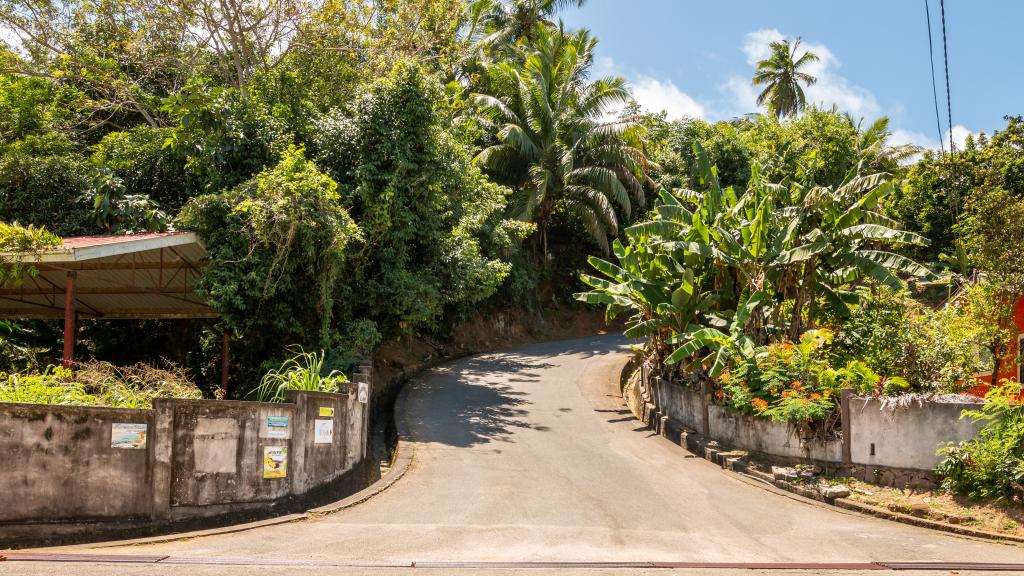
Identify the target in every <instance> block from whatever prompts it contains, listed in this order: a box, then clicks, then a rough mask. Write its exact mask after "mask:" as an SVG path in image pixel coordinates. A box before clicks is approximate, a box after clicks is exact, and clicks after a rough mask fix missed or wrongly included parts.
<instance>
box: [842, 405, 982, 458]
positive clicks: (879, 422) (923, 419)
mask: <svg viewBox="0 0 1024 576" xmlns="http://www.w3.org/2000/svg"><path fill="white" fill-rule="evenodd" d="M979 407H980V406H979V404H960V403H942V402H927V403H924V404H917V403H913V404H911V405H910V406H908V407H906V408H896V409H882V404H881V402H880V401H879V400H877V399H874V398H852V399H851V400H850V416H851V420H852V423H851V424H852V425H851V430H850V453H851V455H852V457H853V462H854V463H855V464H865V465H876V466H893V467H899V468H913V469H918V470H930V469H932V468H935V467H936V466H938V464H939V462H941V461H942V456H939V455H938V454H937V449H938V448H939V447H940V446H945V445H946V444H947V443H949V442H961V441H964V440H969V439H971V438H974V437H975V436H976V435H977V434H978V430H979V428H980V425H979V424H977V423H975V422H973V421H972V420H970V419H961V418H960V413H961V412H962V411H963V410H965V409H978V408H979ZM872 452H874V453H873V454H872Z"/></svg>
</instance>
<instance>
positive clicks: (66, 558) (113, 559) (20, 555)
mask: <svg viewBox="0 0 1024 576" xmlns="http://www.w3.org/2000/svg"><path fill="white" fill-rule="evenodd" d="M3 561H7V562H63V563H77V564H166V565H182V566H189V565H193V566H197V565H216V566H294V567H319V568H426V569H431V568H433V569H447V570H456V569H466V570H487V569H506V570H508V569H513V570H514V569H542V570H553V569H558V568H570V569H585V568H595V569H601V568H603V569H608V568H618V569H651V568H665V569H702V570H737V569H740V570H743V569H749V570H834V571H845V570H851V571H852V570H858V571H859V570H884V571H905V570H917V571H935V572H949V571H954V570H974V571H979V572H1024V564H1001V563H993V562H413V561H408V562H404V561H395V562H360V561H350V560H338V561H332V560H284V559H280V560H279V559H272V558H271V559H265V558H203V557H190V556H158V555H129V554H51V553H35V552H5V553H3V554H0V562H3Z"/></svg>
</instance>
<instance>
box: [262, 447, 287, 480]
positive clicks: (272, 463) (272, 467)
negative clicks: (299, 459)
mask: <svg viewBox="0 0 1024 576" xmlns="http://www.w3.org/2000/svg"><path fill="white" fill-rule="evenodd" d="M286 476H288V447H287V446H264V447H263V477H264V478H284V477H286Z"/></svg>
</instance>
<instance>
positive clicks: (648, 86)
mask: <svg viewBox="0 0 1024 576" xmlns="http://www.w3.org/2000/svg"><path fill="white" fill-rule="evenodd" d="M591 76H592V77H595V78H601V77H604V76H623V77H625V78H626V81H627V84H628V85H629V89H630V92H632V94H633V99H634V100H636V102H637V103H638V104H640V108H641V109H643V110H645V111H647V112H654V113H658V112H662V111H664V112H665V113H666V115H667V116H668V119H669V120H675V119H678V118H683V117H684V116H685V117H690V118H703V117H704V106H702V105H701V104H700V103H699V102H697V101H696V100H694V99H693V97H692V96H690V95H689V94H687V93H686V92H684V91H683V90H681V89H680V88H679V87H678V86H676V85H675V83H674V82H672V81H671V80H658V79H657V78H654V77H653V76H648V75H646V74H628V73H625V72H624V71H623V70H622V69H621V68H620V67H619V66H618V64H616V62H615V60H613V59H611V58H609V57H607V56H602V57H599V58H596V59H595V60H594V67H593V70H592V72H591ZM620 111H621V110H610V111H606V113H605V116H606V117H607V118H609V119H612V118H615V117H617V116H618V113H619V112H620Z"/></svg>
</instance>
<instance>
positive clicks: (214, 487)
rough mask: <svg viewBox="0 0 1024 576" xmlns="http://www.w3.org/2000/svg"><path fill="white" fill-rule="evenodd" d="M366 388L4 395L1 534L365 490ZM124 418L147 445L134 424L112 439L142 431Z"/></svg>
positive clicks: (218, 511) (161, 519)
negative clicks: (87, 400) (111, 401)
mask: <svg viewBox="0 0 1024 576" xmlns="http://www.w3.org/2000/svg"><path fill="white" fill-rule="evenodd" d="M359 380H361V381H364V382H367V383H368V381H369V374H368V373H363V374H360V375H359ZM358 386H359V384H358V383H350V384H346V385H344V387H343V389H342V390H341V391H340V393H338V394H326V393H319V392H290V393H288V395H287V397H286V399H287V401H286V402H284V403H277V404H275V403H261V402H237V401H218V400H177V399H158V400H156V401H155V402H154V406H153V409H152V410H127V409H118V408H93V407H75V406H48V405H25V404H3V403H0V455H2V456H3V460H4V461H3V463H2V464H0V485H2V486H3V488H4V489H3V490H0V541H3V540H5V539H8V538H14V537H15V535H18V536H20V535H24V534H35V533H38V534H43V535H49V534H51V533H52V534H57V533H68V532H73V531H74V530H73V529H72V528H71V527H72V525H78V526H80V527H82V529H93V527H95V526H96V525H97V523H98V524H99V527H100V528H102V525H103V524H104V523H107V524H110V525H111V526H113V525H114V524H119V525H120V526H128V525H131V526H144V525H149V526H156V525H163V524H166V523H168V522H173V521H178V520H186V519H195V518H204V517H209V516H217V515H222V514H230V513H233V512H242V511H252V510H260V509H264V510H265V509H270V508H272V507H273V506H276V505H277V503H279V502H282V501H293V500H294V499H296V498H299V497H302V496H304V495H306V494H309V493H312V492H314V491H318V493H320V492H322V491H324V490H328V489H329V490H330V491H331V492H336V491H338V490H350V489H351V490H350V491H352V492H354V491H356V490H358V489H361V488H362V487H363V484H365V483H366V480H368V479H369V478H370V477H371V476H372V474H370V473H369V468H368V466H367V462H368V460H367V451H366V446H367V442H366V433H367V427H366V421H367V414H368V410H369V406H368V404H367V403H362V402H359V399H358ZM284 418H287V427H284V426H281V424H282V423H283V422H284ZM124 425H136V426H138V425H141V426H143V427H144V428H141V430H144V431H145V443H144V445H142V442H140V441H139V438H138V437H137V436H134V435H132V434H127V435H124V434H122V436H124V437H123V438H121V437H118V438H113V439H112V435H113V434H114V431H121V432H122V433H124V432H133V431H138V430H140V429H139V428H135V429H132V428H131V427H130V426H124ZM133 441H134V442H133ZM268 447H269V448H271V450H280V449H285V450H286V451H287V458H286V459H285V460H284V462H283V463H284V465H285V467H286V468H285V472H284V475H283V477H276V476H280V474H274V473H273V471H274V470H276V469H275V468H273V467H271V473H270V474H267V473H266V471H267V470H266V469H265V456H266V455H267V454H266V449H267V448H268ZM339 487H340V488H339ZM29 526H37V527H44V528H41V529H40V530H37V531H36V532H32V531H31V530H27V529H26V528H27V527H29ZM62 526H63V527H64V528H67V529H66V530H65V529H64V528H62Z"/></svg>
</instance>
